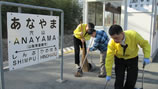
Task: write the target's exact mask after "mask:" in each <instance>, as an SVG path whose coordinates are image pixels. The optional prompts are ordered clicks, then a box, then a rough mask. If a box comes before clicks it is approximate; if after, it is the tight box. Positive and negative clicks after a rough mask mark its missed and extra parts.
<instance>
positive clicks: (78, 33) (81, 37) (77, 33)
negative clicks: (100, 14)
mask: <svg viewBox="0 0 158 89" xmlns="http://www.w3.org/2000/svg"><path fill="white" fill-rule="evenodd" d="M91 28H94V24H93V23H88V24H79V25H78V26H77V28H76V29H75V30H74V32H73V35H74V50H75V64H76V68H77V71H78V70H80V69H81V67H80V47H81V48H82V43H84V47H85V52H86V42H85V41H86V40H90V38H91V36H90V35H89V34H88V33H87V31H88V29H91Z"/></svg>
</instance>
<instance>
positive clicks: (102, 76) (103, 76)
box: [98, 74, 106, 78]
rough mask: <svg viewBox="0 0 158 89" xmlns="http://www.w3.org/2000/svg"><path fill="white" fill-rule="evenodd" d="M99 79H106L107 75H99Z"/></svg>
mask: <svg viewBox="0 0 158 89" xmlns="http://www.w3.org/2000/svg"><path fill="white" fill-rule="evenodd" d="M98 77H99V78H105V77H106V74H99V75H98Z"/></svg>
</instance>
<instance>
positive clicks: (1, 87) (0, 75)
mask: <svg viewBox="0 0 158 89" xmlns="http://www.w3.org/2000/svg"><path fill="white" fill-rule="evenodd" d="M3 5H5V6H15V7H18V12H19V13H21V12H22V8H30V9H40V10H47V11H50V15H53V12H54V11H55V12H61V23H60V26H61V44H60V46H61V61H60V62H61V63H60V66H61V70H60V71H61V75H60V79H59V81H60V82H62V81H63V35H64V12H63V10H61V9H56V8H49V7H41V6H33V5H26V4H18V3H11V2H4V1H0V89H5V84H4V70H3V51H2V49H3V46H2V6H3Z"/></svg>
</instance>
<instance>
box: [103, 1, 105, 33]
mask: <svg viewBox="0 0 158 89" xmlns="http://www.w3.org/2000/svg"><path fill="white" fill-rule="evenodd" d="M103 29H104V30H105V1H104V3H103Z"/></svg>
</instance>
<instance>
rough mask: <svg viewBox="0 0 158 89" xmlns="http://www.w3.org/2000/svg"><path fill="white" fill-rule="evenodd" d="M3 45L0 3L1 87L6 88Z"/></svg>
mask: <svg viewBox="0 0 158 89" xmlns="http://www.w3.org/2000/svg"><path fill="white" fill-rule="evenodd" d="M2 50H3V47H2V12H1V4H0V78H1V79H0V89H5V88H4V71H3V51H2Z"/></svg>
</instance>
